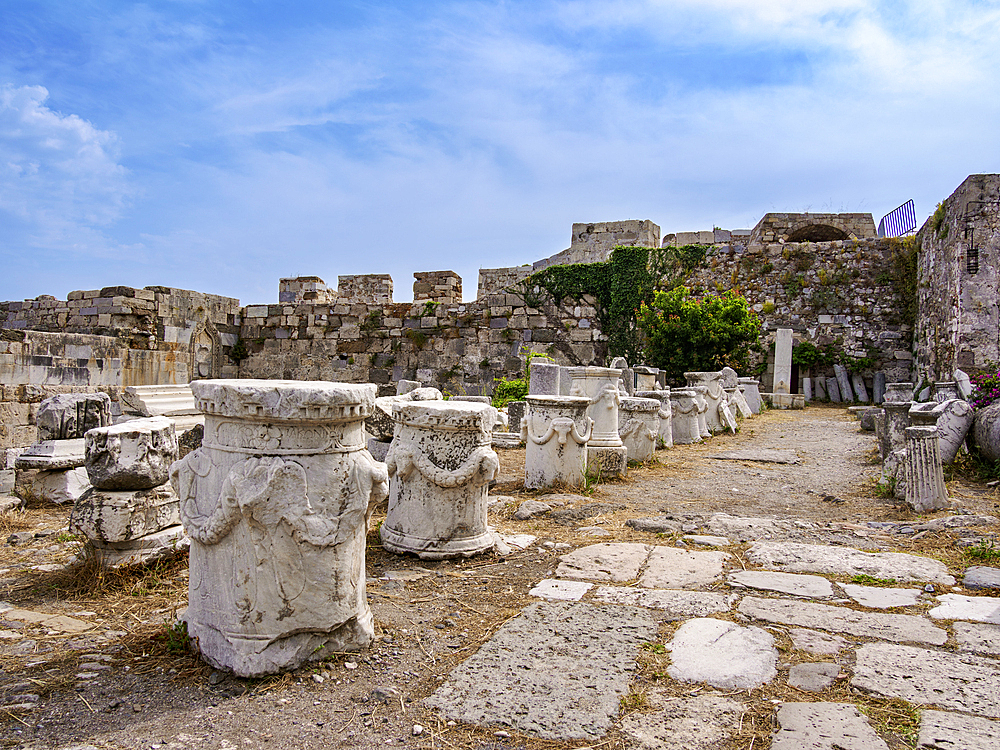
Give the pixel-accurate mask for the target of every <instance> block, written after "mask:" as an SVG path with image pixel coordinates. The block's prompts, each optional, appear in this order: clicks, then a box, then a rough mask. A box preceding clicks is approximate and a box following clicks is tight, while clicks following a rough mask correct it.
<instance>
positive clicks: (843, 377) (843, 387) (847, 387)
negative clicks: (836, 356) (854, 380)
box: [833, 365, 854, 401]
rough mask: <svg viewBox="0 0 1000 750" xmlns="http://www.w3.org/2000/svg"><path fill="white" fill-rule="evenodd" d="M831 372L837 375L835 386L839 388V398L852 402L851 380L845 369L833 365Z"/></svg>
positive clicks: (841, 366)
mask: <svg viewBox="0 0 1000 750" xmlns="http://www.w3.org/2000/svg"><path fill="white" fill-rule="evenodd" d="M833 371H834V373H836V375H837V386H838V387H839V388H840V398H841V399H843V400H844V401H854V391H853V390H851V378H850V375H849V374H848V372H847V368H846V367H844V366H843V365H834V366H833Z"/></svg>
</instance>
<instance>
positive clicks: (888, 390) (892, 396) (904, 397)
mask: <svg viewBox="0 0 1000 750" xmlns="http://www.w3.org/2000/svg"><path fill="white" fill-rule="evenodd" d="M883 400H884V401H898V402H900V403H902V402H904V401H912V400H913V385H912V384H910V383H889V384H888V385H886V387H885V396H884V397H883Z"/></svg>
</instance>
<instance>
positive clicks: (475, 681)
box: [428, 523, 1000, 750]
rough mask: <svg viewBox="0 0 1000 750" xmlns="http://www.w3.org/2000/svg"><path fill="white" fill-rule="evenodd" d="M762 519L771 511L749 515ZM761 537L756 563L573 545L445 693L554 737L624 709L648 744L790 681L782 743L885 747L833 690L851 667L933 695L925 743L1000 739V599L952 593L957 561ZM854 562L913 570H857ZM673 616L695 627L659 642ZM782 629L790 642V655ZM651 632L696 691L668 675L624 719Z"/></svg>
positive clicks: (733, 714)
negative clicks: (666, 684) (951, 566)
mask: <svg viewBox="0 0 1000 750" xmlns="http://www.w3.org/2000/svg"><path fill="white" fill-rule="evenodd" d="M755 525H756V526H758V527H761V528H765V527H766V526H767V524H766V523H758V524H754V523H747V524H744V526H745V527H749V528H753V527H754V526H755ZM750 542H751V544H750V547H749V551H748V553H747V554H746V555H745V559H746V560H747V566H748V568H749V569H746V568H744V567H743V565H742V564H741V563H739V562H738V560H737V558H736V556H735V555H734V554H733V551H738V550H737V548H736V547H735V546H733V547H727V548H723V549H722V550H719V549H712V550H711V551H699V550H690V549H687V548H683V549H682V548H680V547H673V546H668V545H662V544H661V545H657V544H635V543H606V544H594V545H591V546H588V547H583V548H580V549H577V550H574V551H572V552H570V553H569V554H566V555H564V556H563V557H562V558H561V564H560V565H559V567H558V569H557V571H556V578H554V579H551V580H544V581H540V582H539V583H538V585H537V586H536V587H535V588H534V589H533V590H532V594H533V595H534V596H536V597H538V598H539V603H537V604H534V605H531V606H529V607H528V608H527V609H525V610H524V611H523V612H522V613H521V615H519V616H518V617H516V618H514V619H513V620H511V621H510V622H508V623H507V625H505V626H504V627H503V628H502V629H501V630H500V631H499V632H498V633H497V634H496V635H495V636H494V637H493V638H492V639H491V640H490V641H488V642H487V643H486V644H485V645H484V646H483V647H482V648H481V649H480V651H479V653H478V654H476V655H475V656H473V657H472V658H470V659H469V660H467V661H466V662H465V663H464V664H463V665H462V666H460V667H459V668H457V669H456V670H454V671H453V672H452V674H451V675H450V677H449V679H448V680H447V681H446V682H445V683H444V685H442V687H441V688H439V689H438V691H437V692H436V693H435V694H434V695H433V696H431V697H430V698H429V699H428V703H429V705H431V706H433V707H434V708H435V709H437V710H438V711H440V712H441V713H442V714H443V715H445V716H447V717H448V718H453V719H458V720H463V721H469V722H472V723H477V724H481V725H483V726H501V727H510V728H512V729H516V730H519V731H524V732H528V733H531V734H536V735H538V736H541V737H545V738H549V739H562V740H568V739H580V738H586V739H597V738H600V737H601V736H603V735H604V734H605V733H606V732H607V731H608V729H609V727H611V726H612V725H613V724H614V723H615V722H616V721H617V722H618V726H619V727H620V728H621V730H622V732H623V733H624V734H625V735H626V736H628V737H629V738H630V739H631V740H632V742H634V743H635V746H636V747H640V748H648V749H650V750H653V749H655V748H666V747H686V748H712V747H718V746H719V745H720V744H724V743H725V741H726V740H727V739H732V738H733V737H734V736H735V733H736V732H737V727H739V726H740V725H741V722H742V721H743V719H744V717H745V716H746V715H747V706H746V704H745V702H744V700H743V699H742V698H741V696H740V692H741V691H745V690H747V689H752V688H755V687H760V686H762V685H766V684H773V683H774V682H775V681H778V682H780V681H787V682H788V683H789V684H790V685H791V686H793V687H795V688H797V690H798V693H797V694H798V695H800V696H802V699H801V700H800V701H798V702H794V703H791V702H786V703H783V704H780V705H779V706H777V708H778V710H777V714H776V723H775V731H774V733H773V737H772V747H773V748H774V749H775V750H790V749H791V748H796V749H798V748H826V749H829V750H832V749H833V748H842V749H843V750H874V749H875V748H887V747H888V745H887V744H886V743H885V741H884V740H883V738H882V737H880V736H879V734H878V733H877V732H876V729H875V727H873V726H872V725H871V723H870V722H869V721H868V719H867V718H866V716H865V714H864V713H862V712H861V711H859V710H858V707H857V706H855V705H854V704H851V703H843V702H831V701H829V700H824V699H823V698H824V692H825V691H828V690H829V689H830V687H831V685H834V683H836V682H838V680H839V681H840V682H841V685H842V684H843V681H844V680H847V681H849V685H850V686H851V687H852V688H854V689H856V690H858V691H861V694H865V693H867V694H872V695H875V696H883V697H886V698H901V699H903V700H905V701H908V702H910V703H912V704H914V705H917V706H921V707H923V708H924V710H923V713H922V719H921V723H920V729H919V745H918V747H919V748H923V749H924V750H929V749H931V748H991V749H992V748H1000V721H997V719H1000V702H998V696H1000V659H998V658H997V656H998V654H1000V629H998V626H997V625H996V624H994V623H998V622H1000V598H997V597H991V596H986V595H982V596H968V595H965V594H962V595H960V594H956V593H952V588H953V585H954V583H955V581H954V579H953V578H952V577H951V576H949V575H948V571H947V569H946V568H945V566H944V565H942V564H941V563H939V562H937V561H935V560H930V559H928V558H925V557H918V556H914V555H905V554H898V553H869V552H863V551H860V550H857V549H853V548H850V547H844V546H839V547H838V546H827V545H810V544H803V543H796V542H775V541H760V542H756V543H753V540H750ZM727 550H728V551H727ZM984 574H985V575H990V574H991V571H984ZM856 575H866V576H873V577H877V578H882V579H890V578H891V579H893V580H894V581H896V582H897V583H895V584H894V585H891V586H885V587H880V586H870V585H868V586H862V585H858V584H856V583H846V582H845V581H844V579H845V578H846V577H851V576H856ZM863 580H870V579H863ZM966 591H967V590H966ZM981 593H983V594H988V593H990V592H989V591H983V592H981ZM887 610H888V611H887ZM667 621H678V622H679V627H678V628H677V629H676V631H675V632H674V634H673V636H672V637H671V639H670V640H669V641H667V642H666V643H662V644H659V643H657V642H656V641H657V627H658V624H659V623H663V622H667ZM782 636H787V637H788V638H790V642H791V644H792V649H791V652H790V653H785V654H779V651H778V648H777V644H776V637H782ZM643 644H646V645H645V647H646V648H651V649H658V650H666V651H667V652H669V654H670V664H669V668H668V673H669V675H670V676H671V677H672V678H673V679H674V680H675V681H677V682H679V683H692V688H694V689H693V690H691V691H689V694H690V696H691V697H677V696H676V695H667V694H666V692H665V691H655V690H654V691H652V692H651V693H650V694H649V696H648V700H649V702H650V704H651V710H648V711H644V712H642V713H632V714H629V715H628V716H626V717H624V718H623V719H619V707H620V699H622V698H624V697H625V696H626V695H628V693H629V689H630V688H629V675H630V674H631V672H632V671H633V670H634V669H635V665H636V658H637V656H638V654H639V649H640V648H642V647H643ZM779 656H780V658H781V660H782V661H783V662H784V663H783V664H779ZM817 657H818V658H819V661H818V662H817V661H816V659H817ZM696 685H697V686H698V687H695V686H696ZM675 692H676V691H675ZM813 694H815V700H814V701H810V700H809V697H810V695H813ZM827 695H829V693H827ZM838 695H839V696H841V700H842V699H843V695H844V692H843V691H842V690H841V691H840V692H839V693H838Z"/></svg>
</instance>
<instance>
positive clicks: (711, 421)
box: [684, 372, 726, 432]
mask: <svg viewBox="0 0 1000 750" xmlns="http://www.w3.org/2000/svg"><path fill="white" fill-rule="evenodd" d="M684 377H685V378H687V385H688V388H694V389H695V390H698V389H699V388H701V387H704V389H705V390H704V391H703V395H704V397H705V400H706V402H707V403H706V407H707V411H706V412H705V423H706V425H707V427H708V429H709V431H710V432H722V430H723V429H725V427H726V425H725V423H724V421H723V417H722V406H723V404H725V403H726V391H725V390H724V389H723V387H722V373H721V372H686V373H684Z"/></svg>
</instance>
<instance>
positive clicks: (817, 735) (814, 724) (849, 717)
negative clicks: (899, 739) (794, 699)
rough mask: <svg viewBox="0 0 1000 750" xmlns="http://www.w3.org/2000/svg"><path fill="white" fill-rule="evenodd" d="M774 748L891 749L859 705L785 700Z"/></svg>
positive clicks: (807, 749)
mask: <svg viewBox="0 0 1000 750" xmlns="http://www.w3.org/2000/svg"><path fill="white" fill-rule="evenodd" d="M778 723H779V724H780V725H781V728H780V729H779V730H778V732H777V733H776V734H775V735H774V738H773V739H772V741H771V750H888V749H889V746H888V745H886V744H885V742H883V741H882V739H881V738H880V737H879V736H878V735H877V734H876V733H875V730H874V729H872V727H871V725H870V724H869V723H868V721H867V720H866V719H865V717H864V716H863V715H862V714H861V712H860V711H858V708H857V706H854V705H852V704H850V703H783V704H782V705H781V708H779V709H778Z"/></svg>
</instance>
